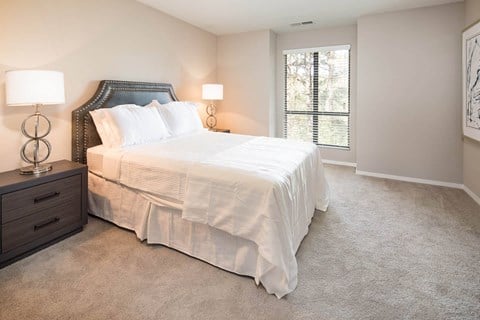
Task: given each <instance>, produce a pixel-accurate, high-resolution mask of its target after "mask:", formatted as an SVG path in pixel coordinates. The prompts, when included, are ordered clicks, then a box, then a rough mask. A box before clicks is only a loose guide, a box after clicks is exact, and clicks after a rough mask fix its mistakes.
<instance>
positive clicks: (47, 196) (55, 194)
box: [33, 192, 60, 203]
mask: <svg viewBox="0 0 480 320" xmlns="http://www.w3.org/2000/svg"><path fill="white" fill-rule="evenodd" d="M59 195H60V192H50V193H47V194H44V195H43V196H38V197H36V198H35V199H33V202H34V203H39V202H42V201H45V200H48V199H51V198H55V197H58V196H59Z"/></svg>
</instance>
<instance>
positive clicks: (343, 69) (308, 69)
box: [284, 46, 350, 149]
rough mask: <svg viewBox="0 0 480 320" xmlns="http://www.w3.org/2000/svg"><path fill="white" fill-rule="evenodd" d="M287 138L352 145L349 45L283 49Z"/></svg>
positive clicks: (340, 146)
mask: <svg viewBox="0 0 480 320" xmlns="http://www.w3.org/2000/svg"><path fill="white" fill-rule="evenodd" d="M284 62H285V101H284V106H285V110H284V111H285V113H284V114H285V118H284V134H285V137H286V138H288V139H297V140H303V141H310V142H314V143H316V144H318V145H322V146H331V147H339V148H347V149H348V148H350V47H349V46H337V47H325V48H314V49H300V50H289V51H284Z"/></svg>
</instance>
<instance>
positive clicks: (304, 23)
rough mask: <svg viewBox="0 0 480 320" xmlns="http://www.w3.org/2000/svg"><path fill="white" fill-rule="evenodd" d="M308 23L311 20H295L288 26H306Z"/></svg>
mask: <svg viewBox="0 0 480 320" xmlns="http://www.w3.org/2000/svg"><path fill="white" fill-rule="evenodd" d="M309 24H313V21H302V22H295V23H291V24H290V26H291V27H300V26H307V25H309Z"/></svg>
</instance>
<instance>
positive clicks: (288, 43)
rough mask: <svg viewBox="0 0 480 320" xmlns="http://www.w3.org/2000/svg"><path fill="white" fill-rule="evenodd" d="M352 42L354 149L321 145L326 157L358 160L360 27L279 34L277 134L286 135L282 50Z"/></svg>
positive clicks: (352, 137) (324, 157) (351, 82)
mask: <svg viewBox="0 0 480 320" xmlns="http://www.w3.org/2000/svg"><path fill="white" fill-rule="evenodd" d="M342 44H349V45H351V53H350V67H351V69H350V109H351V118H350V121H351V148H350V150H339V149H334V148H323V147H322V148H321V154H322V158H323V159H328V160H335V161H342V162H352V163H355V162H356V157H355V154H356V126H355V123H356V121H355V119H356V109H357V108H356V104H357V28H356V26H355V25H353V26H345V27H338V28H327V29H319V30H311V31H298V32H289V33H283V34H279V35H278V36H277V77H276V82H277V91H276V94H277V101H278V106H277V133H276V135H277V136H278V137H282V136H283V121H284V119H283V116H284V96H285V85H284V82H285V75H284V65H283V64H284V61H283V51H284V50H289V49H301V48H315V47H322V46H333V45H342Z"/></svg>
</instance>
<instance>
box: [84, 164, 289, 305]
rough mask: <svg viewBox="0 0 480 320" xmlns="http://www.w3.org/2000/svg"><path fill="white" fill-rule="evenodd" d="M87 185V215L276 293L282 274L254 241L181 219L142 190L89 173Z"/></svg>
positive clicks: (179, 215)
mask: <svg viewBox="0 0 480 320" xmlns="http://www.w3.org/2000/svg"><path fill="white" fill-rule="evenodd" d="M88 189H89V193H88V210H89V213H91V214H93V215H95V216H98V217H100V218H102V219H105V220H107V221H110V222H112V223H114V224H116V225H118V226H120V227H123V228H126V229H129V230H132V231H134V232H135V233H136V235H137V237H138V238H139V239H140V240H142V241H143V240H146V241H147V243H149V244H162V245H165V246H168V247H170V248H174V249H176V250H179V251H181V252H184V253H186V254H188V255H190V256H193V257H195V258H198V259H201V260H204V261H206V262H208V263H210V264H212V265H215V266H217V267H220V268H222V269H225V270H228V271H231V272H234V273H237V274H241V275H247V276H251V277H253V278H254V279H255V282H256V283H257V285H258V284H259V283H262V285H263V286H264V287H265V289H266V290H267V292H268V293H270V294H275V293H277V292H279V291H278V290H280V288H279V286H280V284H281V282H282V281H279V279H281V278H282V277H283V275H281V274H276V269H275V268H272V266H271V264H270V263H269V262H268V261H266V260H265V259H263V258H262V257H261V256H260V255H259V253H258V247H257V245H256V244H255V243H254V242H252V241H250V240H246V239H244V238H239V237H236V236H233V235H231V234H229V233H226V232H224V231H221V230H219V229H216V228H213V227H210V226H208V225H205V224H199V223H195V222H190V221H187V220H184V219H182V217H181V210H179V209H175V208H170V207H165V206H160V205H157V204H154V203H152V202H151V201H149V200H147V199H146V197H144V196H143V195H142V193H141V192H138V191H136V190H133V189H130V188H127V187H124V186H122V185H120V184H117V183H112V182H109V181H107V180H105V179H103V178H101V177H99V176H97V175H95V174H92V173H89V176H88ZM265 271H267V272H265ZM277 296H278V295H277Z"/></svg>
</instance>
